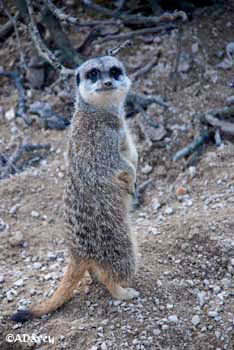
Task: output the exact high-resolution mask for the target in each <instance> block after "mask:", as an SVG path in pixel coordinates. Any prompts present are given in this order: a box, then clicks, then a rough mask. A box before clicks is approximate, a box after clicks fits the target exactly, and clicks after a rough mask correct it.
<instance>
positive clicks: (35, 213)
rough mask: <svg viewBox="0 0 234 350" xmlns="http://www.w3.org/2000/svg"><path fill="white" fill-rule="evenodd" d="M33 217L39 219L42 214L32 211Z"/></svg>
mask: <svg viewBox="0 0 234 350" xmlns="http://www.w3.org/2000/svg"><path fill="white" fill-rule="evenodd" d="M31 216H32V217H33V218H39V216H40V214H39V213H38V212H37V211H35V210H32V211H31Z"/></svg>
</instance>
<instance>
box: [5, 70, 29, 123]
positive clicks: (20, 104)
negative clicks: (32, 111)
mask: <svg viewBox="0 0 234 350" xmlns="http://www.w3.org/2000/svg"><path fill="white" fill-rule="evenodd" d="M0 76H3V77H8V78H11V79H14V81H15V85H16V88H17V90H18V93H19V100H18V107H17V111H16V115H17V116H18V117H21V118H22V119H23V120H24V121H25V123H26V124H27V125H31V123H32V121H31V118H30V117H29V116H28V115H27V114H26V112H25V109H26V108H25V100H26V99H25V92H24V87H23V83H22V79H21V77H20V76H19V75H18V74H17V73H15V72H0Z"/></svg>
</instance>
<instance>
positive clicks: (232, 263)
mask: <svg viewBox="0 0 234 350" xmlns="http://www.w3.org/2000/svg"><path fill="white" fill-rule="evenodd" d="M231 265H232V266H234V258H232V259H231Z"/></svg>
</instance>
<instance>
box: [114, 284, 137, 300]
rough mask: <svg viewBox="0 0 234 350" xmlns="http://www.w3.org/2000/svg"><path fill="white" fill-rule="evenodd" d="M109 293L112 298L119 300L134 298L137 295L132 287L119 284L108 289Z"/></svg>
mask: <svg viewBox="0 0 234 350" xmlns="http://www.w3.org/2000/svg"><path fill="white" fill-rule="evenodd" d="M109 291H110V293H111V295H112V297H113V298H115V299H119V300H129V299H134V298H137V297H138V296H139V294H140V293H139V292H138V291H137V290H135V289H133V288H123V287H121V286H119V285H116V286H115V288H113V289H112V290H110V289H109Z"/></svg>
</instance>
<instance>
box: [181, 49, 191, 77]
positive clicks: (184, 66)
mask: <svg viewBox="0 0 234 350" xmlns="http://www.w3.org/2000/svg"><path fill="white" fill-rule="evenodd" d="M190 68H191V56H190V54H189V53H188V52H185V51H182V52H181V54H180V56H179V64H178V72H181V73H186V72H188V71H189V69H190Z"/></svg>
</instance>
